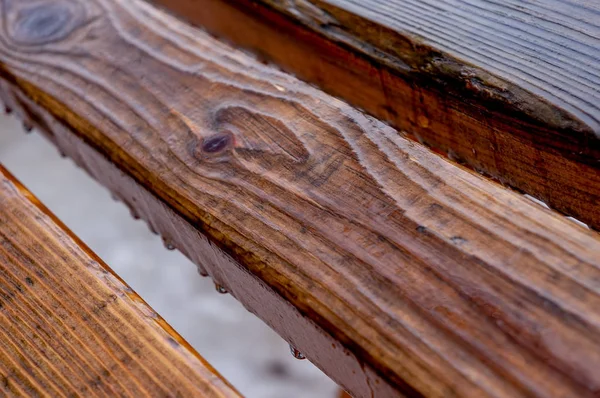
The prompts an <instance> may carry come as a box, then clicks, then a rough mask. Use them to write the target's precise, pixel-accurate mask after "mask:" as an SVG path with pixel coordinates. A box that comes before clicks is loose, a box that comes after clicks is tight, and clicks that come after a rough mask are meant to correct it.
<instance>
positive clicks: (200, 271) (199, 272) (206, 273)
mask: <svg viewBox="0 0 600 398" xmlns="http://www.w3.org/2000/svg"><path fill="white" fill-rule="evenodd" d="M197 269H198V274H200V276H202V277H204V278H206V277H207V276H208V272H206V270H205V269H204V268H202V267H200V266H198V267H197Z"/></svg>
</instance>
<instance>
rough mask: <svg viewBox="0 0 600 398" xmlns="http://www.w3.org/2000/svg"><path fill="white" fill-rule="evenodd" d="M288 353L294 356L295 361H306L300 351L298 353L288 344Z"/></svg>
mask: <svg viewBox="0 0 600 398" xmlns="http://www.w3.org/2000/svg"><path fill="white" fill-rule="evenodd" d="M290 352H291V353H292V355H293V356H294V358H296V359H300V360H302V359H306V357H305V356H304V354H303V353H301V352H300V351H298V350H297V349H296V348H295V347H294V346H293V345H291V344H290Z"/></svg>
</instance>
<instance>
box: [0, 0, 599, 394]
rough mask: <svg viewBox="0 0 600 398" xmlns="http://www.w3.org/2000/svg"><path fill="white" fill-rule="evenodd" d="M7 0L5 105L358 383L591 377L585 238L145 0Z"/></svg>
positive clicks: (489, 387)
mask: <svg viewBox="0 0 600 398" xmlns="http://www.w3.org/2000/svg"><path fill="white" fill-rule="evenodd" d="M4 4H5V8H4V10H5V13H6V15H5V18H4V21H8V24H7V25H6V26H3V29H2V30H0V31H1V32H5V33H4V36H3V37H2V41H1V47H0V60H1V62H2V65H3V66H2V72H1V73H2V77H3V78H4V79H5V82H4V83H3V84H2V87H3V89H2V92H3V96H4V98H5V101H7V103H9V104H10V106H12V107H13V108H14V109H15V110H16V111H17V113H19V114H21V115H22V117H24V118H26V120H28V123H31V124H34V125H36V126H38V127H39V128H41V129H42V130H43V131H45V132H46V133H47V134H48V136H49V137H50V138H51V139H52V140H53V141H54V142H55V143H56V144H57V146H58V147H59V148H60V149H61V150H62V151H64V152H65V153H66V154H67V155H69V156H71V157H73V158H74V159H75V161H76V162H77V163H78V164H80V165H81V166H83V167H85V168H86V169H87V170H88V171H89V172H90V173H91V174H92V175H93V176H94V177H95V178H97V179H98V180H100V181H101V182H102V183H104V184H105V185H107V186H108V187H109V188H110V189H111V190H113V191H114V192H116V193H117V195H118V196H120V197H121V198H122V199H123V200H124V201H125V202H127V203H128V204H129V206H131V208H132V209H133V211H134V212H135V213H136V214H137V215H138V216H140V217H142V218H144V219H146V220H147V221H148V222H149V224H150V226H151V227H152V228H153V229H154V230H155V231H157V232H159V233H161V234H162V235H163V238H164V239H165V240H166V241H167V242H168V243H170V244H172V245H173V246H175V247H177V248H178V249H180V250H181V251H182V252H184V253H185V254H186V255H187V256H188V257H190V258H191V259H192V260H193V261H194V262H195V263H196V264H198V265H199V267H200V270H201V272H202V273H207V274H209V275H211V276H212V277H213V279H214V280H215V282H216V283H218V284H219V285H221V286H223V287H224V288H226V289H227V290H228V291H229V292H231V293H232V294H233V295H234V296H235V297H236V298H238V299H239V300H240V301H242V303H244V305H245V306H246V307H247V308H248V309H249V310H251V311H253V312H254V313H256V314H257V315H259V316H260V317H261V318H262V319H264V320H265V321H266V322H267V323H268V324H269V325H271V326H272V327H273V328H274V329H275V330H277V331H278V332H279V333H280V334H281V335H282V336H283V337H284V338H285V339H286V340H288V341H289V342H290V343H292V344H293V345H294V346H295V347H297V348H298V349H299V350H300V351H302V353H304V354H305V355H306V356H307V358H308V359H310V360H311V361H313V362H314V363H315V364H317V365H318V366H319V367H320V368H322V369H323V370H324V371H325V372H326V373H327V374H329V375H330V376H332V377H333V378H334V380H336V381H337V382H339V383H340V384H341V385H342V386H343V387H344V388H345V389H346V390H347V391H349V392H350V393H351V394H352V395H353V396H357V397H363V396H364V397H369V396H384V397H387V396H394V395H399V394H406V395H413V396H419V395H425V396H461V397H469V396H473V397H482V396H496V397H511V398H512V397H518V396H540V397H556V396H578V397H587V396H590V397H591V396H594V394H596V393H597V392H598V391H600V375H599V374H598V372H596V371H595V369H598V366H600V330H599V323H600V316H599V314H598V310H597V309H598V308H600V307H599V305H600V296H599V288H600V286H599V284H600V269H599V268H600V264H599V261H600V241H599V238H598V234H597V233H595V232H592V231H589V230H586V229H584V228H582V227H581V226H579V225H577V224H575V223H573V222H571V221H569V220H567V219H565V218H564V217H562V216H559V215H557V214H556V213H553V212H551V211H548V210H545V209H543V208H541V207H540V206H539V205H537V204H535V203H533V202H531V201H529V200H528V199H526V198H524V197H522V196H520V195H518V194H516V193H514V192H511V191H509V190H506V189H504V188H502V187H500V186H498V185H496V184H494V183H491V182H489V181H488V180H486V179H484V178H482V177H481V176H478V175H477V174H474V173H471V172H469V171H467V170H464V169H462V168H460V167H457V166H455V165H453V164H451V163H450V162H448V161H447V160H445V159H443V158H440V157H439V156H437V155H435V154H433V153H432V152H430V151H429V150H427V149H426V148H424V147H423V146H421V145H419V144H417V143H415V142H413V141H410V140H408V139H406V138H405V137H404V136H403V135H401V134H400V133H398V132H397V131H395V130H393V129H392V128H390V127H388V126H386V125H385V124H383V123H381V122H378V121H377V120H374V119H372V118H370V117H367V116H365V115H363V114H361V113H360V112H357V111H356V110H355V109H353V108H351V107H349V106H348V105H346V104H344V103H342V102H340V101H337V100H335V99H333V98H332V97H330V96H328V95H326V94H324V93H322V92H320V91H318V90H316V89H313V88H311V87H309V86H307V85H306V84H303V83H301V82H299V81H297V80H296V79H294V78H292V77H290V76H289V75H286V74H283V73H281V72H278V71H276V70H274V69H273V68H270V67H268V66H264V65H262V64H260V63H259V62H257V61H255V60H254V59H252V58H250V57H248V56H246V55H244V54H243V53H241V52H239V51H236V50H235V49H232V48H231V47H228V46H226V45H224V44H222V43H220V42H218V41H217V40H215V39H213V38H212V37H210V36H208V35H206V34H203V33H202V32H200V31H198V30H195V29H192V28H190V27H188V26H186V25H185V24H182V23H180V22H179V21H177V20H175V19H173V18H171V17H169V16H167V15H165V14H164V13H163V12H160V11H158V10H157V9H155V8H153V7H151V6H149V5H147V4H146V3H144V2H141V1H137V0H134V1H130V0H127V1H125V0H123V1H120V0H95V1H85V2H84V1H83V0H81V1H69V2H44V3H39V4H38V3H36V5H35V6H28V5H26V4H24V3H22V2H6V1H5V3H4ZM6 5H10V7H6ZM35 21H43V23H41V22H39V23H36V22H35ZM67 22H68V23H67ZM6 23H7V22H5V24H6ZM42 28H43V29H42ZM51 28H52V29H51Z"/></svg>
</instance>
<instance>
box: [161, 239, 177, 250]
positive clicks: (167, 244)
mask: <svg viewBox="0 0 600 398" xmlns="http://www.w3.org/2000/svg"><path fill="white" fill-rule="evenodd" d="M163 245H164V246H165V248H166V249H167V250H175V245H174V244H173V242H171V241H170V240H169V239H166V238H164V237H163Z"/></svg>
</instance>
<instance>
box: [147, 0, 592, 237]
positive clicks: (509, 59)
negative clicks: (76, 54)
mask: <svg viewBox="0 0 600 398" xmlns="http://www.w3.org/2000/svg"><path fill="white" fill-rule="evenodd" d="M153 1H154V2H155V3H157V4H160V5H162V6H164V7H165V8H167V9H169V10H171V11H172V12H174V13H176V14H177V15H179V16H181V17H183V18H186V19H187V20H189V21H191V22H194V23H196V24H198V25H201V26H202V27H204V28H205V29H207V30H208V31H210V32H212V33H214V34H216V35H218V36H219V37H223V38H226V39H228V40H230V41H232V42H234V43H236V44H237V45H238V46H243V47H244V48H248V49H250V50H252V51H253V52H254V53H256V54H258V55H259V56H260V57H261V58H262V59H264V60H266V61H270V62H274V63H276V64H277V65H279V66H280V67H282V68H283V69H285V70H286V71H289V72H292V73H293V74H295V75H297V76H298V77H300V78H302V79H303V80H307V81H310V82H311V83H315V84H317V85H318V86H319V87H321V88H322V89H324V90H325V91H327V92H329V93H331V94H333V95H335V96H338V97H340V98H342V99H344V100H346V101H347V102H349V103H351V104H353V105H355V106H357V107H360V108H362V109H364V110H366V111H367V112H369V113H370V114H372V115H374V116H376V117H378V118H380V119H383V120H386V121H389V122H390V123H391V124H392V125H393V126H394V127H396V128H398V129H400V130H405V131H407V132H408V133H409V134H410V135H411V137H412V138H414V139H417V140H419V141H420V142H423V143H425V144H427V145H429V146H431V147H432V148H434V149H436V150H437V151H440V152H443V153H444V154H447V155H448V156H450V157H451V158H452V159H454V160H457V161H460V162H463V163H465V164H467V165H469V166H470V167H471V168H473V169H475V170H478V171H480V172H482V173H485V174H488V175H490V176H493V177H495V178H497V179H499V180H500V181H502V182H503V183H505V184H508V185H510V186H512V187H515V188H517V189H519V190H520V191H523V192H526V193H529V194H531V195H533V196H535V197H537V198H539V199H541V200H543V201H544V202H546V203H548V204H549V205H550V206H551V207H552V208H554V209H558V210H560V211H561V212H563V213H566V214H569V215H572V216H574V217H576V218H578V219H580V220H582V221H584V222H586V223H588V224H590V225H592V226H594V227H595V228H596V229H599V228H600V210H599V206H600V138H599V137H600V7H599V6H598V3H597V2H592V1H585V0H541V1H538V0H535V1H534V0H525V1H523V0H506V1H495V0H442V1H439V0H427V1H421V0H386V1H380V0H365V1H362V0H360V1H359V0H286V1H279V0H153Z"/></svg>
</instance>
